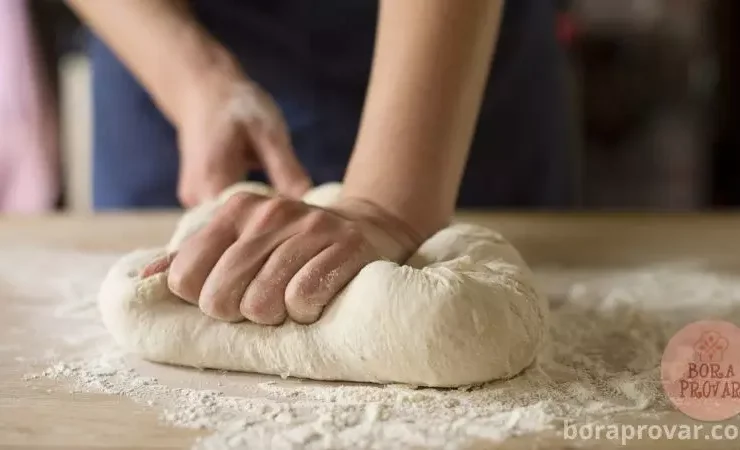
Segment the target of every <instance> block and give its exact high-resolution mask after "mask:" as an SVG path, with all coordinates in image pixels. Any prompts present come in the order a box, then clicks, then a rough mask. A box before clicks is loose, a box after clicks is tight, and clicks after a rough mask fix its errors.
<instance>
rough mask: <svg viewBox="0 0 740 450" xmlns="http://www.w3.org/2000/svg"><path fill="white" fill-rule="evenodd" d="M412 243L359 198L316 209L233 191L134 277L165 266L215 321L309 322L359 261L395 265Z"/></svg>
mask: <svg viewBox="0 0 740 450" xmlns="http://www.w3.org/2000/svg"><path fill="white" fill-rule="evenodd" d="M420 243H421V239H420V237H419V236H418V235H417V234H416V233H415V232H414V231H413V230H412V229H411V228H410V227H409V226H407V225H406V224H404V223H403V222H402V221H401V220H399V219H397V218H395V217H393V216H391V215H390V214H388V213H386V212H385V211H384V210H383V209H382V208H380V207H379V206H377V205H374V204H372V203H369V202H366V201H364V200H358V199H343V200H340V201H339V202H338V203H337V204H335V205H334V206H333V207H332V208H331V209H322V208H319V207H316V206H311V205H307V204H305V203H303V202H300V201H295V200H291V199H288V198H285V197H264V196H260V195H257V194H250V193H240V194H236V195H234V196H233V197H231V198H230V199H229V200H228V201H227V202H226V204H224V205H223V206H222V207H221V208H220V209H219V210H218V212H217V213H216V215H215V216H214V218H213V219H212V220H211V222H209V224H208V225H207V226H205V227H204V228H203V229H201V230H199V231H198V232H196V233H195V234H194V235H192V236H190V237H189V238H188V239H187V240H186V241H185V242H184V243H183V245H182V246H181V247H180V250H179V251H178V252H177V253H176V254H174V255H170V256H168V257H166V258H163V259H162V260H158V261H154V262H153V263H151V264H150V265H149V266H147V267H146V268H145V269H144V271H143V273H142V277H147V276H151V275H153V274H155V273H160V272H163V271H165V270H167V269H169V273H168V277H167V282H168V286H169V288H170V290H171V291H172V292H173V293H174V294H176V295H177V296H179V297H181V298H182V299H184V300H185V301H187V302H190V303H192V304H194V305H198V306H199V307H200V309H201V310H202V311H203V312H204V313H205V314H207V315H208V316H211V317H213V318H216V319H220V320H225V321H230V322H237V321H241V320H244V319H248V320H250V321H252V322H255V323H259V324H265V325H277V324H280V323H282V322H283V321H284V320H285V319H286V318H287V317H290V318H291V319H292V320H294V321H296V322H299V323H312V322H315V321H316V320H318V318H319V317H320V315H321V312H322V311H323V309H324V307H325V306H326V305H327V304H328V303H329V302H330V301H331V299H332V298H334V296H335V295H336V294H337V293H339V291H341V290H342V288H343V287H344V286H345V285H346V284H347V283H348V282H349V281H350V280H352V278H354V276H355V275H357V273H358V272H359V271H360V270H361V269H362V268H363V267H364V266H365V265H366V264H368V263H369V262H371V261H374V260H377V259H386V260H391V261H396V262H403V261H405V260H406V259H407V258H408V257H409V256H410V255H411V253H412V252H413V251H414V250H416V248H417V247H418V245H419V244H420Z"/></svg>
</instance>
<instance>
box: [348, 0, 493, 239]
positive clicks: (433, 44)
mask: <svg viewBox="0 0 740 450" xmlns="http://www.w3.org/2000/svg"><path fill="white" fill-rule="evenodd" d="M502 5H503V0H465V1H455V0H404V1H398V0H382V1H381V7H380V16H379V23H378V35H377V38H376V46H375V57H374V62H373V70H372V75H371V79H370V85H369V88H368V95H367V99H366V102H365V109H364V112H363V118H362V123H361V127H360V132H359V135H358V138H357V142H356V145H355V150H354V154H353V156H352V160H351V162H350V165H349V168H348V170H347V176H346V179H345V190H344V195H345V196H347V197H355V198H362V199H365V200H368V201H371V202H373V203H375V204H377V205H379V206H381V207H383V208H384V209H386V210H387V211H388V212H390V213H391V214H393V215H395V216H397V217H399V218H400V219H402V220H403V221H404V222H406V223H408V224H409V225H410V226H411V227H413V228H415V229H416V230H417V231H418V232H419V234H421V235H425V236H426V235H429V234H430V233H432V232H434V231H436V230H437V229H439V228H440V227H442V226H444V225H445V224H446V223H447V222H448V221H449V220H450V218H451V216H452V214H453V213H454V207H455V201H456V198H457V194H458V189H459V185H460V180H461V178H462V173H463V170H464V167H465V162H466V159H467V154H468V150H469V147H470V145H471V141H472V136H473V133H474V130H475V125H476V122H477V120H476V119H477V116H478V112H479V109H480V103H481V99H482V96H483V91H484V89H485V84H486V79H487V75H488V68H489V66H490V60H491V56H492V53H493V48H494V45H495V42H496V38H497V35H498V27H499V23H500V16H501V12H502Z"/></svg>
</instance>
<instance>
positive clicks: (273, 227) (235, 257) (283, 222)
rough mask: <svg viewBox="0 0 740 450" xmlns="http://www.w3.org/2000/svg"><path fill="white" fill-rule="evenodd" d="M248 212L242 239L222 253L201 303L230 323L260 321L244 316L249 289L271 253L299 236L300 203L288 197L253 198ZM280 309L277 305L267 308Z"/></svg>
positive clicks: (204, 286) (240, 230)
mask: <svg viewBox="0 0 740 450" xmlns="http://www.w3.org/2000/svg"><path fill="white" fill-rule="evenodd" d="M249 201H253V202H254V203H253V204H250V205H249V212H248V214H247V215H246V216H244V220H243V222H241V223H240V225H239V227H238V233H239V235H240V236H241V238H239V239H237V241H236V242H234V243H233V245H231V246H230V247H229V249H228V250H226V251H224V252H223V256H222V257H221V258H220V259H219V261H218V262H217V263H216V264H215V265H214V267H213V268H212V271H211V273H210V274H209V275H208V277H207V278H206V280H205V281H204V285H203V289H202V291H201V294H200V296H199V300H198V304H199V305H200V308H201V310H202V311H203V312H204V313H206V314H207V315H209V316H211V317H214V318H217V319H221V320H228V321H236V320H240V319H243V318H244V317H246V318H248V319H250V320H255V321H257V322H258V323H261V322H260V320H259V319H260V317H259V315H258V316H255V317H252V316H242V314H241V312H240V303H241V300H242V297H243V296H244V293H245V292H246V289H247V286H248V285H249V283H250V282H251V281H252V279H253V278H254V276H255V274H256V273H257V272H258V271H259V269H260V268H261V267H262V265H263V264H264V263H265V261H266V260H267V257H268V256H269V255H270V253H272V251H273V250H274V249H275V248H277V247H278V246H279V245H281V244H282V243H283V242H285V241H286V240H287V239H289V238H290V237H291V236H292V235H294V234H296V233H297V230H294V228H295V227H291V225H295V224H296V222H295V221H294V220H293V218H294V217H296V216H297V215H299V214H300V208H299V206H302V207H304V206H303V205H301V204H300V203H298V202H296V201H292V200H288V199H286V198H280V197H272V198H266V197H262V196H255V195H252V196H251V197H250V200H249ZM267 306H269V307H271V308H277V306H275V305H266V307H267Z"/></svg>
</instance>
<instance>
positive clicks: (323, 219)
mask: <svg viewBox="0 0 740 450" xmlns="http://www.w3.org/2000/svg"><path fill="white" fill-rule="evenodd" d="M332 222H333V218H332V217H331V215H330V214H329V213H328V212H326V211H322V210H318V209H317V210H313V211H311V212H309V213H308V214H306V218H305V219H304V229H305V230H306V231H309V232H312V231H327V230H328V229H329V228H330V227H331V224H332Z"/></svg>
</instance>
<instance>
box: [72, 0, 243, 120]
mask: <svg viewBox="0 0 740 450" xmlns="http://www.w3.org/2000/svg"><path fill="white" fill-rule="evenodd" d="M67 2H68V3H69V5H70V6H71V7H72V8H73V9H74V10H75V11H76V12H77V13H78V15H79V16H80V17H81V18H82V19H83V20H84V21H85V22H87V23H88V24H89V25H90V27H91V28H92V29H93V30H94V31H95V32H96V33H97V34H98V35H99V36H100V37H101V38H102V39H103V40H104V41H105V42H106V43H107V44H108V45H109V46H110V47H111V49H112V50H113V51H114V52H115V53H116V54H117V55H118V57H119V58H120V59H121V60H122V61H123V62H124V64H126V66H127V67H128V68H129V70H131V71H132V73H133V74H134V75H135V76H136V77H137V78H138V79H139V81H140V82H141V83H142V85H144V87H145V88H146V89H147V91H148V92H149V93H150V94H151V95H152V97H153V98H154V101H155V102H156V103H157V106H158V107H159V108H160V109H161V110H162V112H163V113H164V114H165V115H166V116H167V117H168V118H169V119H170V121H171V122H173V123H175V124H176V122H177V121H178V114H177V113H178V112H179V111H182V110H184V109H185V108H184V105H182V103H183V102H186V101H187V99H188V94H189V91H190V90H193V89H197V88H198V86H199V85H202V84H203V83H204V82H207V81H208V79H210V78H217V77H219V76H220V75H218V74H219V73H220V74H223V76H224V78H226V77H227V76H231V75H232V74H231V73H230V72H237V71H238V67H236V64H235V63H234V62H233V61H232V58H231V57H230V55H229V53H228V52H227V51H226V50H225V49H224V48H223V47H222V46H221V45H220V44H219V43H218V42H217V41H216V40H215V39H213V38H212V37H211V36H210V35H209V34H208V33H207V32H206V31H205V30H204V29H203V28H202V27H201V26H200V25H199V24H198V22H197V21H196V20H195V18H194V17H193V16H192V14H191V13H190V11H189V8H188V5H187V2H186V1H183V0H109V1H106V0H102V1H101V0H67ZM234 76H236V75H234ZM217 82H218V80H215V79H214V80H213V84H216V83H217Z"/></svg>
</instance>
